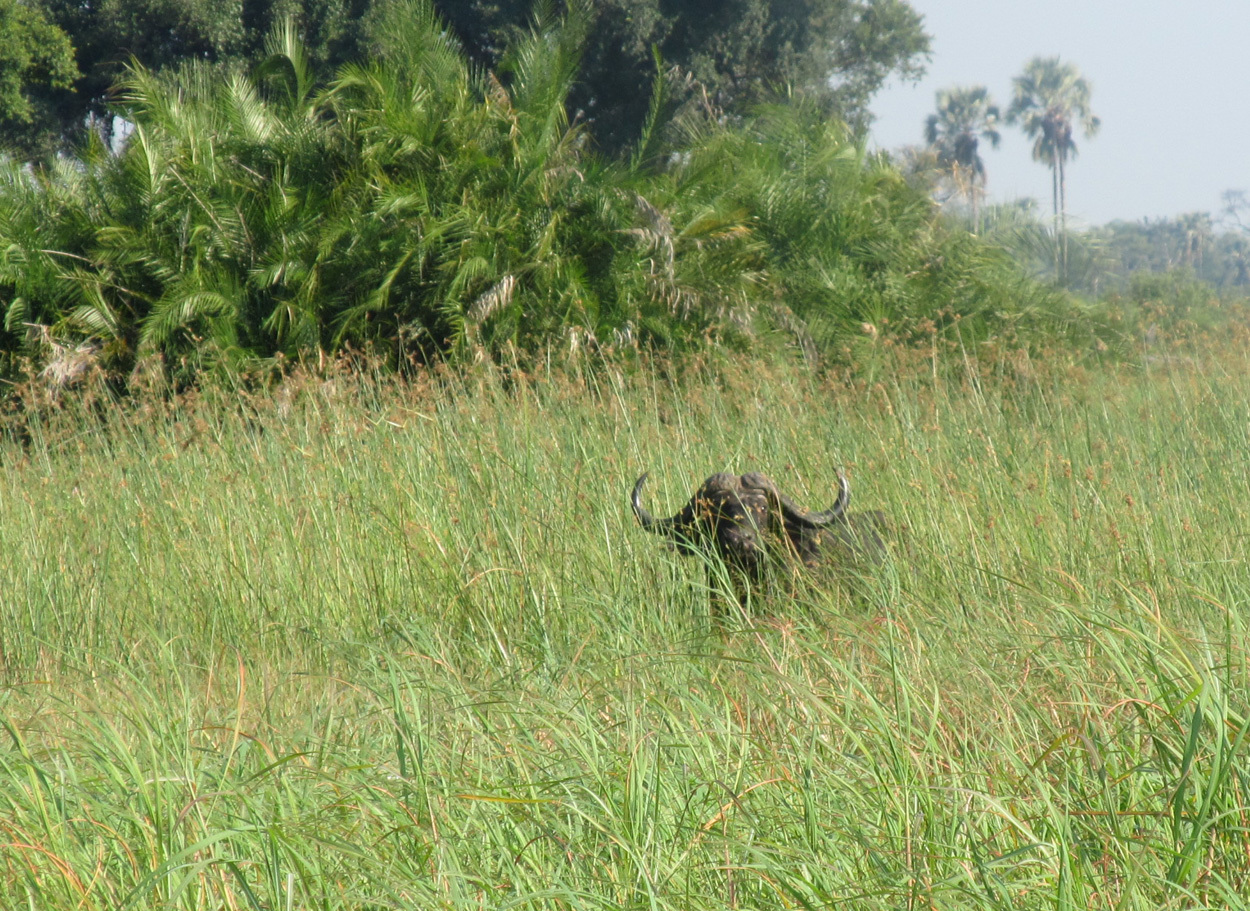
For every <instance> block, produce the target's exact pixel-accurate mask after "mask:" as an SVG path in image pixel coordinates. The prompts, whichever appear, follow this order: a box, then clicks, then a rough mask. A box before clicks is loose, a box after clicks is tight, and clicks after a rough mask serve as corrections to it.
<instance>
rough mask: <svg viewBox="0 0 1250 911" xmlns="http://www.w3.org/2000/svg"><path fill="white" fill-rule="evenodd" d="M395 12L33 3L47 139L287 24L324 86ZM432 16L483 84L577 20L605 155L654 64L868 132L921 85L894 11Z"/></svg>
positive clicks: (635, 118)
mask: <svg viewBox="0 0 1250 911" xmlns="http://www.w3.org/2000/svg"><path fill="white" fill-rule="evenodd" d="M5 2H6V3H7V5H8V6H9V7H13V6H14V5H15V3H16V0H5ZM398 2H399V0H89V2H81V0H31V4H30V10H31V12H32V14H36V15H37V14H42V15H43V16H45V17H46V19H47V20H48V21H49V22H51V23H53V24H54V25H55V26H56V27H58V28H59V29H60V30H61V31H63V32H64V33H65V35H67V36H68V37H69V39H70V41H71V42H72V43H73V46H74V48H75V52H76V57H77V65H78V69H79V70H81V77H80V78H78V79H77V80H76V82H75V83H74V91H73V92H72V93H68V92H63V93H61V94H60V95H57V96H55V97H53V96H51V95H49V96H47V101H48V104H47V105H45V107H46V108H47V109H48V110H47V114H46V115H45V116H44V123H43V126H44V128H45V132H46V134H47V136H48V137H52V138H57V137H63V136H65V135H66V134H68V133H70V132H72V131H73V130H74V129H76V128H77V127H78V126H79V125H81V124H82V122H83V120H84V118H86V117H87V116H89V115H96V116H97V117H101V116H103V115H105V113H106V111H107V110H108V102H109V92H110V89H111V87H112V86H113V85H114V83H115V82H116V81H117V80H118V79H119V78H120V77H121V75H122V73H123V72H124V69H125V67H126V65H127V64H128V63H129V62H130V61H131V60H132V59H133V60H135V61H137V62H138V63H140V64H141V65H142V66H143V67H144V68H145V69H148V70H150V71H152V72H154V73H161V72H164V71H170V70H176V69H177V68H178V67H180V66H182V65H184V64H186V63H188V62H191V61H197V62H201V63H203V62H207V63H210V64H215V65H222V66H231V65H236V66H237V65H240V64H246V65H254V64H255V63H257V62H259V61H260V60H261V59H262V58H263V57H264V40H265V36H266V35H267V34H269V32H270V31H271V30H272V29H273V28H274V27H276V26H277V25H278V24H280V23H281V22H283V21H285V20H286V19H291V20H292V21H294V22H295V24H296V27H297V29H298V31H299V34H300V38H301V40H302V42H303V44H304V46H305V47H306V48H307V49H308V57H309V61H310V65H311V66H312V67H313V69H314V71H315V72H316V74H317V78H318V81H319V82H320V83H322V84H324V83H327V82H329V81H330V79H332V78H333V75H334V73H335V72H336V71H337V69H338V68H339V67H340V66H341V65H343V64H345V63H348V62H352V61H355V60H359V59H363V58H364V57H365V56H367V55H369V54H370V53H374V52H375V51H376V49H377V48H378V46H379V45H380V44H383V43H385V41H386V39H387V37H388V36H387V35H385V34H383V33H382V32H383V30H384V28H385V25H384V23H385V22H387V21H388V17H389V15H390V12H391V11H392V10H393V8H395V7H396V5H397V3H398ZM16 5H17V8H18V9H25V7H24V6H23V5H21V4H16ZM434 7H435V8H436V9H437V11H438V13H439V15H440V16H441V17H442V19H443V21H444V22H445V23H446V26H447V27H448V28H450V29H451V31H452V32H454V34H455V35H456V37H457V39H458V41H459V43H460V45H461V46H463V48H464V50H465V53H466V55H467V56H468V58H469V59H470V60H471V61H473V62H474V63H475V64H477V65H479V66H482V67H485V68H487V69H491V70H501V69H506V61H505V60H504V51H505V48H506V47H508V46H509V45H514V44H515V43H516V41H517V39H518V37H519V36H521V35H522V34H524V33H525V32H526V31H527V30H528V29H529V28H530V26H531V25H532V24H533V22H534V21H551V20H552V19H553V17H555V16H557V15H561V14H562V13H563V12H565V11H573V12H575V13H577V15H576V16H575V17H573V18H574V19H578V20H581V21H584V23H585V30H584V35H583V42H582V65H581V69H580V71H579V75H578V80H577V83H576V84H575V85H574V86H573V87H572V89H571V91H570V93H569V96H568V104H569V114H570V116H571V117H572V118H573V119H574V120H581V121H588V122H590V124H591V127H592V129H591V132H592V134H593V136H594V138H595V140H596V142H597V143H598V144H599V145H600V146H601V147H602V148H604V149H607V150H611V151H619V150H621V149H623V148H625V147H626V146H627V145H628V143H630V142H632V141H633V139H634V138H636V137H637V135H638V131H639V129H640V127H641V125H642V124H643V122H644V121H645V120H646V118H647V115H648V109H649V104H650V99H651V88H652V85H653V82H654V79H655V76H656V59H655V52H656V51H658V53H659V55H660V58H661V60H662V61H663V63H664V65H665V67H666V68H668V70H669V72H670V73H671V75H673V76H675V77H677V78H675V79H674V80H673V81H674V84H675V85H678V84H680V85H684V86H685V90H686V91H687V92H688V93H697V94H698V97H699V98H700V100H706V102H707V103H709V104H710V105H712V106H714V107H715V108H716V109H718V110H725V111H732V112H740V111H742V110H744V109H745V108H746V107H748V106H749V105H751V104H754V103H757V102H760V101H765V100H769V99H771V98H773V97H776V96H777V95H779V94H785V93H794V92H800V93H803V94H806V95H811V96H815V97H817V98H819V99H820V100H821V101H822V103H823V104H824V105H825V107H826V109H827V111H828V112H829V113H830V114H831V115H836V116H839V117H841V118H842V119H844V120H846V121H847V122H848V123H850V124H851V125H852V126H853V127H855V128H862V127H864V126H866V125H867V123H868V121H869V120H870V115H869V113H868V102H869V101H870V99H871V98H872V96H873V94H874V93H875V92H876V91H877V90H878V89H879V88H880V87H881V86H882V84H883V83H884V82H885V80H886V79H887V78H889V77H890V76H900V77H902V78H905V79H908V78H918V77H919V76H920V75H921V74H922V73H923V68H924V63H925V61H926V60H927V57H928V53H929V36H928V35H926V34H925V32H924V29H923V21H922V18H921V16H920V15H919V14H918V13H917V12H916V11H915V10H914V9H913V8H912V7H911V5H910V4H909V3H908V2H906V0H798V2H796V0H726V2H717V3H709V2H708V0H569V2H565V3H561V4H556V3H553V2H550V0H537V2H535V0H436V2H435V3H434ZM69 75H71V76H72V75H74V74H72V73H70V74H69ZM501 75H502V76H503V78H504V80H505V82H506V79H507V78H508V77H507V75H506V73H503V74H501ZM677 100H680V98H678V99H677ZM105 122H106V121H102V123H105ZM50 141H52V139H51V138H49V139H47V140H46V141H45V145H46V144H47V143H48V142H50Z"/></svg>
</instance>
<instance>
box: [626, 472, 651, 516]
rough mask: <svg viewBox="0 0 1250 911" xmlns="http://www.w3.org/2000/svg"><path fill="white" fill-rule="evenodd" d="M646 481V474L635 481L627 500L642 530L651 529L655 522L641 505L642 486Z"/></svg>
mask: <svg viewBox="0 0 1250 911" xmlns="http://www.w3.org/2000/svg"><path fill="white" fill-rule="evenodd" d="M646 481H647V472H645V471H644V472H643V473H642V474H641V475H640V476H639V478H638V480H637V481H635V482H634V492H633V494H632V495H631V496H630V498H629V502H630V505H631V506H632V507H633V509H634V516H635V517H636V518H637V519H638V524H640V525H641V526H642V527H643V528H648V529H649V528H652V527H654V526H655V525H656V524H657V522H656V520H655V518H654V517H653V516H652V515H651V513H649V512H647V510H646V508H645V507H644V506H643V505H642V485H643V484H645V483H646Z"/></svg>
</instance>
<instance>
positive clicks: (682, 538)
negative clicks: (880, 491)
mask: <svg viewBox="0 0 1250 911" xmlns="http://www.w3.org/2000/svg"><path fill="white" fill-rule="evenodd" d="M646 480H647V475H646V474H644V475H642V477H640V478H639V479H638V481H637V483H635V484H634V492H633V496H632V497H631V504H632V506H633V509H634V515H635V516H637V517H638V522H639V523H640V524H641V525H642V527H643V528H645V529H646V530H648V531H652V532H656V533H658V534H662V535H664V536H666V537H667V538H669V540H670V541H671V542H672V543H673V545H674V546H675V547H676V548H677V550H678V551H680V552H681V553H684V554H698V553H703V554H709V553H711V554H715V555H716V556H718V557H719V558H720V559H721V560H722V561H723V562H724V564H725V566H726V567H727V568H729V569H730V571H731V573H732V575H733V576H734V581H735V587H737V588H739V592H738V594H739V601H741V600H742V594H743V593H742V591H741V587H742V586H741V583H742V582H744V581H745V582H747V583H756V582H759V581H760V580H761V579H762V578H763V577H764V573H765V570H766V569H767V567H768V566H769V565H770V564H779V565H781V564H785V563H788V564H790V565H793V564H794V561H795V560H796V559H797V560H798V561H799V562H800V563H802V564H803V565H804V566H807V567H809V568H815V567H817V566H819V565H821V564H822V563H824V562H826V561H832V562H837V563H843V564H845V563H847V562H863V561H868V562H876V561H879V560H881V559H882V558H883V557H884V555H885V550H886V548H885V542H884V541H883V540H882V537H881V535H882V533H883V532H884V530H885V525H886V522H885V516H884V515H883V514H882V513H880V512H876V511H873V512H864V513H856V514H853V515H848V514H847V512H846V507H847V504H848V503H849V502H850V498H851V493H850V486H849V485H848V484H847V480H846V476H845V475H844V474H842V472H840V471H839V472H838V496H837V499H836V500H835V501H834V504H833V506H831V507H830V508H829V509H827V510H825V511H824V512H809V511H808V510H806V509H804V508H803V507H801V506H799V505H798V504H796V503H795V502H794V501H793V500H791V499H790V498H789V497H787V496H786V495H785V494H784V493H782V492H781V490H780V489H779V488H778V487H777V484H776V482H775V481H773V480H772V479H771V478H769V477H768V476H767V475H764V474H760V473H759V472H756V471H752V472H748V473H746V474H743V475H734V474H728V473H721V474H714V475H712V476H711V477H710V478H708V479H707V480H706V481H704V482H703V484H702V486H700V487H699V489H698V490H697V491H695V494H694V496H692V497H691V498H690V500H689V502H687V503H686V505H685V506H683V507H682V508H681V510H680V511H679V512H678V513H677V514H676V515H674V516H672V517H671V518H667V519H656V518H654V517H653V516H652V515H651V514H650V513H649V512H647V510H646V509H645V508H644V507H643V505H642V485H643V484H644V483H645V482H646Z"/></svg>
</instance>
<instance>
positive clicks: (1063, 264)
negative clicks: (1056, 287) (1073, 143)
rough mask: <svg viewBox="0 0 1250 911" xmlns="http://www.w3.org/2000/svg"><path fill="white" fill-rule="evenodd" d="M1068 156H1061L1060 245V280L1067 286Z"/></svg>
mask: <svg viewBox="0 0 1250 911" xmlns="http://www.w3.org/2000/svg"><path fill="white" fill-rule="evenodd" d="M1065 157H1066V156H1065V155H1064V154H1062V153H1060V155H1059V243H1060V250H1061V252H1060V256H1059V262H1060V268H1059V280H1060V282H1062V283H1063V284H1064V285H1065V286H1066V285H1067V284H1068V195H1067V181H1066V179H1065V177H1066V175H1065V174H1064V172H1063V160H1064V158H1065Z"/></svg>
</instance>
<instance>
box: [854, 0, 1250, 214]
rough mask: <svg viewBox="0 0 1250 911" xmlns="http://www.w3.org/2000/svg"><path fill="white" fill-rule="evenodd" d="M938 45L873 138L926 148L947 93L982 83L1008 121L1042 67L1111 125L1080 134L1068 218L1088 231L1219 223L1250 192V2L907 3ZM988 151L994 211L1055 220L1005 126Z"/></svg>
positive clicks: (1041, 182) (1045, 185)
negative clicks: (1023, 209)
mask: <svg viewBox="0 0 1250 911" xmlns="http://www.w3.org/2000/svg"><path fill="white" fill-rule="evenodd" d="M910 2H911V5H912V6H913V7H914V8H915V9H916V10H917V11H918V12H920V13H921V14H923V15H924V17H925V29H926V31H928V32H929V34H930V35H932V36H933V58H932V60H931V62H930V64H929V71H928V75H927V76H926V77H925V78H924V79H923V80H922V81H921V82H920V83H919V84H918V85H902V84H898V83H892V84H891V85H889V86H887V87H886V89H884V90H883V91H882V92H881V94H880V95H879V96H878V97H877V98H876V100H875V101H874V103H873V105H872V110H873V113H874V114H875V115H876V116H877V120H876V123H875V124H874V126H873V131H872V137H873V140H874V142H875V144H876V145H877V146H879V147H881V148H887V149H892V148H896V147H898V146H901V145H904V144H910V143H919V142H921V141H922V139H923V131H924V121H925V118H926V117H927V116H928V115H929V114H930V113H932V112H933V110H934V107H935V102H934V94H935V93H936V92H937V90H938V89H942V88H947V87H951V86H956V85H977V84H980V85H985V86H987V87H988V88H989V90H990V93H991V94H992V95H993V96H994V98H995V100H996V101H997V102H998V104H999V105H1000V107H1002V109H1003V110H1004V111H1005V110H1006V108H1007V105H1009V104H1010V103H1011V80H1012V77H1013V76H1015V75H1017V74H1018V73H1019V72H1020V71H1021V70H1022V69H1023V68H1024V63H1025V61H1026V60H1028V59H1029V58H1030V57H1034V56H1039V55H1040V56H1047V57H1049V56H1055V55H1058V56H1060V57H1062V58H1063V59H1064V60H1066V61H1071V62H1072V63H1075V64H1076V65H1077V67H1079V68H1080V70H1081V72H1082V73H1083V74H1084V75H1085V77H1086V78H1087V79H1088V80H1089V81H1090V83H1091V84H1092V86H1093V96H1092V108H1093V111H1094V113H1095V114H1096V115H1098V116H1099V117H1100V118H1102V128H1101V129H1100V130H1099V132H1098V134H1097V135H1095V136H1094V138H1092V139H1084V138H1083V137H1080V136H1078V138H1077V146H1078V155H1077V158H1076V159H1075V160H1074V161H1073V162H1072V163H1071V164H1070V166H1069V168H1068V171H1067V173H1068V210H1069V213H1070V214H1071V215H1073V216H1075V217H1076V221H1077V223H1078V224H1081V223H1084V224H1102V223H1104V222H1107V221H1111V220H1113V219H1117V218H1120V219H1126V220H1136V219H1140V218H1142V217H1146V216H1148V217H1151V218H1155V217H1159V216H1171V215H1179V214H1181V213H1184V212H1195V211H1207V212H1211V213H1212V214H1216V213H1217V212H1218V210H1219V206H1220V194H1221V193H1222V192H1223V191H1224V190H1230V189H1242V190H1247V191H1250V0H1189V2H1181V0H1043V2H1039V0H910ZM1002 133H1003V141H1002V144H1001V145H1000V146H999V148H998V150H996V151H995V150H991V149H989V147H988V146H987V145H986V144H984V143H983V144H982V148H983V154H982V157H983V158H984V160H985V163H986V169H987V171H988V174H989V183H988V186H987V189H988V192H989V196H990V198H991V200H1009V199H1013V198H1016V197H1020V196H1032V197H1035V198H1036V199H1037V200H1038V203H1039V205H1040V206H1041V210H1042V211H1043V212H1048V211H1050V206H1051V196H1050V186H1051V185H1050V172H1049V170H1047V168H1046V167H1045V166H1044V165H1041V164H1039V163H1037V162H1035V161H1033V159H1032V155H1031V148H1032V143H1031V142H1029V141H1028V140H1027V139H1026V138H1025V137H1024V135H1023V134H1022V133H1021V132H1020V131H1019V129H1018V128H1014V127H1004V128H1003V129H1002Z"/></svg>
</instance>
